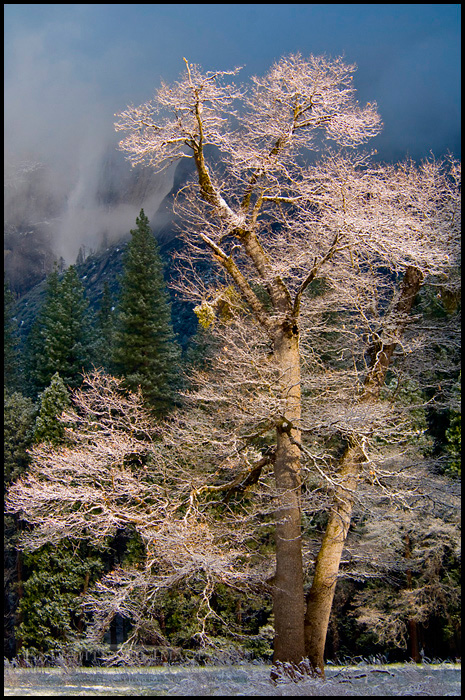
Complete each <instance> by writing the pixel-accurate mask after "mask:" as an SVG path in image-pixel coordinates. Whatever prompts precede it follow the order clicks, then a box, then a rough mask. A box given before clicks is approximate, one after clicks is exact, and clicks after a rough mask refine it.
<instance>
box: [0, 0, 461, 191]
mask: <svg viewBox="0 0 465 700" xmlns="http://www.w3.org/2000/svg"><path fill="white" fill-rule="evenodd" d="M4 8H5V139H6V151H7V153H8V154H9V155H10V156H11V155H13V156H15V157H21V158H24V157H36V158H38V159H41V160H43V161H45V162H48V163H49V164H51V165H52V167H53V168H54V169H55V171H56V172H57V173H59V177H58V180H59V182H60V186H61V187H62V188H63V189H64V190H66V189H67V188H72V187H75V186H76V177H77V176H76V172H77V170H79V169H80V170H81V173H82V172H85V171H86V169H87V168H89V169H90V170H89V172H91V171H92V168H93V169H94V170H95V169H96V168H97V167H98V166H97V163H98V160H99V157H100V155H101V153H102V152H103V149H104V147H105V146H106V145H107V144H108V143H111V141H112V139H113V140H115V142H116V138H117V136H116V135H115V134H114V130H113V122H114V113H115V112H118V111H120V110H121V109H124V108H125V107H126V105H127V104H129V103H134V104H139V103H141V102H144V101H146V100H147V99H149V98H150V97H151V96H152V95H153V91H154V89H155V88H157V87H158V86H159V84H160V80H161V79H164V80H165V81H170V80H173V79H175V78H176V77H177V76H178V75H179V74H180V73H181V71H182V70H183V68H184V64H183V61H182V58H183V56H186V58H188V60H189V61H190V62H193V63H198V64H200V65H201V66H202V67H203V68H204V69H205V70H212V69H229V68H233V67H235V66H237V65H243V66H244V70H243V71H242V73H241V76H242V79H244V80H246V78H247V76H248V75H251V74H260V73H263V72H265V71H266V69H267V68H268V67H269V66H270V65H271V64H272V63H273V62H274V61H275V60H277V59H279V58H280V57H281V56H282V55H284V54H288V53H294V52H297V51H300V52H301V53H302V54H303V55H306V56H308V55H309V54H313V55H320V54H323V53H325V54H327V55H328V56H332V57H335V56H340V55H344V56H345V58H346V60H347V62H349V63H356V64H357V65H358V71H357V73H356V74H355V77H354V85H355V87H356V88H357V90H358V99H359V101H360V103H363V104H364V103H366V102H368V101H370V102H373V101H376V102H377V103H378V108H379V112H380V114H381V117H382V120H383V122H384V130H383V133H382V134H381V135H380V136H378V137H377V138H376V143H375V140H373V141H372V142H371V144H370V145H372V146H373V148H377V150H378V153H379V154H380V156H381V157H382V158H383V159H386V160H398V159H402V158H404V157H405V156H407V155H408V156H411V157H413V158H415V159H417V160H418V159H421V158H424V157H427V156H428V155H429V154H430V152H431V151H432V152H433V153H434V155H435V156H441V155H443V154H445V153H446V152H447V151H451V152H453V153H454V154H455V155H457V156H459V155H460V87H459V85H460V68H459V66H460V55H459V54H460V47H459V42H460V5H444V4H441V5H439V4H438V5H422V4H415V5H379V4H373V5H366V4H365V5H352V4H346V5H328V4H326V5H309V4H300V5H289V4H270V5H266V4H257V5H212V4H205V5H204V4H189V5H173V4H163V5H152V4H146V5H125V4H112V5H59V4H56V5H40V4H34V5H21V4H15V5H8V4H7V5H5V6H4ZM120 136H121V135H120ZM87 182H92V178H91V177H90V178H88V179H87Z"/></svg>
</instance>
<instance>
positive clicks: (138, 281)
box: [113, 209, 180, 415]
mask: <svg viewBox="0 0 465 700" xmlns="http://www.w3.org/2000/svg"><path fill="white" fill-rule="evenodd" d="M136 223H137V228H136V229H133V230H131V236H132V238H131V240H130V241H129V243H128V247H127V251H126V257H125V262H124V272H123V278H122V281H121V295H120V303H119V310H118V318H117V327H116V332H115V350H114V353H113V362H114V366H115V369H116V371H117V372H118V373H119V374H120V375H121V376H124V378H125V384H126V386H127V388H129V389H131V390H136V389H137V387H139V386H140V387H141V390H142V394H143V396H144V398H145V400H146V402H147V403H148V404H149V405H150V406H151V407H152V409H153V410H154V412H155V413H157V414H159V415H161V414H163V413H165V412H166V411H167V410H168V409H169V408H170V406H172V405H173V403H174V400H175V389H176V384H177V374H178V363H179V358H180V351H179V346H178V343H177V341H176V339H175V335H174V331H173V327H172V322H171V306H170V302H169V299H168V294H167V292H166V289H165V282H164V278H163V265H162V261H161V257H160V253H159V249H158V245H157V242H156V241H155V238H154V236H153V234H152V232H151V230H150V226H149V220H148V218H147V217H146V215H145V213H144V210H143V209H141V211H140V215H139V217H138V218H137V219H136Z"/></svg>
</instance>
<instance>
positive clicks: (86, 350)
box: [29, 265, 91, 391]
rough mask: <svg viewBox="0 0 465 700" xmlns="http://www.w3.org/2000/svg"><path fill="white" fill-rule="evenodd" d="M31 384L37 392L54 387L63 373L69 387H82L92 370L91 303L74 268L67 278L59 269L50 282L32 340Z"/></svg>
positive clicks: (55, 271) (70, 268) (67, 271)
mask: <svg viewBox="0 0 465 700" xmlns="http://www.w3.org/2000/svg"><path fill="white" fill-rule="evenodd" d="M29 344H30V354H31V355H32V359H31V370H30V374H31V380H32V383H33V385H34V388H35V390H36V391H42V390H43V389H44V388H45V387H47V386H48V385H49V384H50V380H51V378H52V376H53V375H54V374H55V372H59V373H60V376H61V378H62V379H63V381H64V383H65V385H66V386H68V387H72V388H74V387H76V386H78V385H79V384H80V381H81V373H82V371H83V369H86V368H88V367H89V366H90V359H91V358H90V356H89V355H90V332H89V317H88V302H87V300H86V298H85V295H84V288H83V286H82V283H81V281H80V280H79V277H78V275H77V273H76V269H75V267H74V266H73V265H71V266H70V267H69V268H68V269H67V270H66V272H65V273H64V274H63V276H60V274H59V272H58V269H57V268H56V267H55V269H54V270H53V272H52V273H51V274H50V275H49V277H48V280H47V290H46V298H45V302H44V305H43V307H42V309H41V311H40V313H39V316H38V319H37V321H36V323H35V324H34V327H33V329H32V331H31V337H30V342H29Z"/></svg>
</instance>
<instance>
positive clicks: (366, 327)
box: [11, 55, 459, 673]
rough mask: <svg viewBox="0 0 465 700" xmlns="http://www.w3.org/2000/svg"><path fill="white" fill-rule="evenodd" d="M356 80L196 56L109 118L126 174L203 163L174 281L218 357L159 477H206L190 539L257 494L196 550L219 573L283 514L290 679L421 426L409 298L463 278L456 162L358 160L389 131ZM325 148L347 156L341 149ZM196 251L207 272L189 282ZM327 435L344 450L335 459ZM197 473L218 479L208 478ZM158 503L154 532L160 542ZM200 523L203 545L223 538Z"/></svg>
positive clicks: (285, 655)
mask: <svg viewBox="0 0 465 700" xmlns="http://www.w3.org/2000/svg"><path fill="white" fill-rule="evenodd" d="M354 71H355V66H352V65H347V64H345V63H344V61H343V60H342V59H335V60H330V59H327V58H314V57H310V58H309V59H304V58H302V57H301V56H300V55H295V56H290V57H288V58H283V59H281V60H280V61H279V62H278V63H276V64H275V65H274V66H273V67H272V68H271V69H270V71H269V72H268V73H267V75H266V76H265V77H264V78H255V77H254V78H252V79H251V81H250V86H249V87H248V88H244V87H240V86H237V85H236V84H235V82H234V78H235V76H236V74H237V73H238V70H234V71H226V72H225V71H221V72H209V73H202V72H201V70H200V69H199V68H198V67H197V66H193V65H192V64H189V63H188V62H187V61H185V73H184V75H183V76H182V77H181V78H180V80H179V81H178V82H177V83H175V84H173V85H170V86H168V85H162V87H161V88H160V89H159V90H158V91H157V93H156V95H155V97H154V99H153V100H152V101H150V102H148V103H146V104H144V105H142V106H140V107H129V108H128V109H126V110H125V111H123V112H121V114H119V115H118V122H117V129H120V130H123V131H126V132H128V134H127V136H126V138H125V139H124V140H123V141H122V142H121V144H120V146H121V148H122V149H123V150H124V151H126V152H127V153H128V156H129V158H130V159H131V160H132V161H133V163H134V164H141V163H143V164H146V165H148V166H150V167H153V168H156V169H162V168H164V167H166V166H167V165H169V164H170V163H172V162H173V161H176V160H179V159H181V158H190V159H192V161H193V163H194V165H195V178H194V179H193V181H192V182H191V183H189V184H187V185H186V187H185V188H183V191H182V192H181V193H180V195H179V197H178V203H177V206H178V208H179V210H180V212H181V213H182V216H183V228H184V233H185V239H186V244H187V260H186V265H185V273H186V274H185V277H184V278H182V279H181V281H180V286H181V287H182V289H183V290H184V292H185V293H186V294H189V295H190V297H191V298H194V299H197V301H198V306H197V314H198V316H199V320H200V322H201V323H202V325H204V326H205V327H207V326H210V328H211V329H212V333H213V336H214V338H215V344H216V345H215V344H214V350H212V354H211V356H210V358H209V361H208V363H209V366H207V368H206V369H205V368H204V369H202V371H199V372H197V374H196V376H195V378H194V385H193V388H192V392H191V394H190V396H188V397H186V400H187V401H188V402H189V404H190V405H191V410H190V412H189V416H188V417H187V418H186V417H185V418H182V417H181V418H177V419H173V420H176V421H178V423H176V430H175V431H171V430H168V429H167V431H166V434H165V436H164V439H163V441H162V443H160V445H162V446H163V449H161V447H159V451H158V452H156V454H157V455H158V456H157V463H159V465H160V469H163V464H165V465H167V464H171V465H173V464H177V465H178V468H179V470H180V472H179V473H180V474H182V469H183V468H184V467H183V465H185V464H186V463H189V462H192V461H193V460H194V461H195V462H196V463H197V464H198V465H201V467H202V468H201V469H200V468H199V475H198V481H196V479H194V481H192V474H190V476H189V479H186V480H185V483H186V484H187V483H189V484H190V485H189V488H187V487H182V488H181V491H183V489H184V499H187V500H186V502H187V503H188V504H189V505H188V506H187V511H186V517H187V519H188V520H189V522H190V523H194V522H197V525H196V526H195V527H196V528H197V529H199V528H201V525H202V522H203V519H205V518H207V512H208V508H207V506H206V505H204V502H205V500H206V497H207V496H208V497H212V498H214V497H215V495H218V497H219V498H221V499H222V500H224V499H226V502H227V494H228V493H236V492H238V491H240V490H241V489H242V490H243V489H245V488H250V487H253V488H255V489H256V492H257V500H258V502H259V506H258V508H257V509H256V510H255V513H254V514H250V517H249V515H248V514H247V512H246V511H244V517H243V519H242V520H241V519H238V518H237V517H232V514H231V517H230V518H229V517H228V518H227V517H225V519H224V520H223V522H222V523H221V525H222V528H221V531H220V530H217V537H215V536H214V537H213V540H212V542H217V544H215V547H217V548H216V549H215V551H213V550H212V551H210V549H209V548H208V547H206V548H205V552H209V553H211V557H212V561H213V560H214V561H215V562H216V563H215V565H214V566H215V567H219V568H218V569H215V571H216V574H215V575H219V574H218V572H220V573H221V575H224V576H225V577H226V574H227V571H228V569H229V567H231V566H232V567H233V571H237V577H238V578H240V576H243V575H245V569H246V568H247V567H245V569H244V565H245V564H244V563H246V562H247V561H248V560H247V557H246V556H245V554H244V550H243V549H241V547H239V548H238V542H241V543H242V544H243V543H245V542H246V541H247V538H248V537H253V533H254V528H256V527H257V525H256V522H257V518H258V520H259V519H260V518H265V519H266V518H269V517H270V508H272V510H273V520H274V522H275V558H276V560H275V570H274V574H273V577H272V579H271V589H272V595H273V612H274V624H275V639H274V661H275V662H281V663H290V664H291V665H294V666H297V665H299V664H301V662H302V661H303V659H305V658H306V657H308V658H309V660H310V664H311V667H312V668H313V669H314V670H319V672H320V673H323V651H324V641H325V636H326V630H327V624H328V619H329V613H330V610H331V605H332V600H333V595H334V588H335V585H336V580H337V575H338V570H339V564H340V559H341V555H342V550H343V547H344V543H345V540H346V536H347V532H348V529H349V525H350V519H351V513H352V508H353V504H354V500H355V498H356V497H357V491H358V490H359V487H360V485H361V484H363V483H364V480H366V479H372V480H373V479H375V478H378V477H377V476H376V474H377V470H378V471H379V472H380V476H381V477H382V479H381V480H380V486H379V487H380V488H384V487H385V486H384V484H385V482H389V469H388V466H386V464H387V463H386V456H385V455H384V456H383V455H381V454H380V453H381V450H380V444H386V443H387V444H388V445H390V446H392V450H393V449H394V447H395V446H396V445H398V446H400V447H402V444H403V442H404V441H405V439H406V436H409V435H410V434H411V432H412V431H411V423H410V421H409V419H408V416H407V415H406V411H405V410H397V408H396V407H395V404H394V403H393V401H392V400H391V399H390V397H389V395H387V396H385V395H384V394H383V392H384V393H385V392H386V390H385V380H386V376H387V373H388V370H389V371H390V372H391V371H393V370H394V369H395V370H396V372H398V374H397V378H398V380H399V381H400V378H401V370H400V369H399V367H400V366H401V365H402V368H404V367H406V368H409V370H410V369H411V370H412V371H414V370H415V359H416V361H417V365H418V360H420V362H421V353H422V351H423V350H424V348H425V347H426V345H427V343H428V339H429V336H428V332H429V331H428V332H426V331H425V333H424V334H423V335H422V334H419V333H416V334H414V333H413V332H412V331H411V328H410V326H409V320H410V316H411V311H412V307H413V304H414V300H415V297H416V295H417V292H418V291H419V289H420V287H421V285H422V284H424V282H425V281H426V280H427V279H429V278H430V277H431V278H433V277H438V276H441V275H442V276H445V275H447V273H448V270H449V269H450V268H451V267H452V266H453V265H454V264H456V259H457V245H458V227H459V222H458V216H459V206H458V192H459V189H458V168H457V165H456V164H455V163H450V164H443V163H437V162H434V161H431V162H428V163H425V164H423V165H422V166H420V167H416V166H415V165H413V164H411V163H406V164H402V165H400V166H380V165H372V164H371V163H370V158H369V157H368V156H366V155H363V154H359V153H358V151H357V150H355V147H357V146H360V145H361V144H363V143H364V142H366V141H367V140H368V139H369V138H371V137H373V136H375V135H376V134H377V133H379V131H380V129H381V122H380V119H379V116H378V114H377V111H376V105H373V104H368V105H367V106H366V107H364V108H361V107H360V106H359V105H358V104H357V102H356V100H355V91H354V88H353V83H352V78H353V73H354ZM327 140H329V141H332V142H333V143H334V144H336V146H337V148H339V149H340V148H341V147H344V148H347V149H349V150H348V151H347V152H346V153H343V152H341V151H340V150H338V151H337V152H335V153H332V152H330V151H328V150H327V147H326V141H327ZM320 147H321V148H324V151H325V153H324V156H323V158H322V160H321V161H320V162H318V163H316V164H313V165H311V166H310V165H308V163H307V162H306V160H305V159H306V157H307V156H308V154H309V150H312V149H313V150H316V149H317V148H320ZM199 256H202V257H204V258H205V257H207V258H208V259H209V260H210V262H211V263H212V264H213V267H214V274H209V275H208V276H202V275H200V276H199V275H198V274H197V273H196V271H195V270H196V264H195V263H196V260H197V258H198V257H199ZM200 269H204V268H200ZM206 277H207V278H206ZM410 351H412V352H410ZM412 358H413V361H412ZM208 363H207V364H208ZM303 370H304V371H303ZM402 371H403V369H402ZM170 436H171V437H170ZM335 438H336V439H337V441H338V449H339V452H338V450H337V449H336V450H334V449H333V450H332V451H331V447H330V446H331V444H332V443H331V441H333V443H334V439H335ZM170 440H172V444H169V442H170ZM322 444H323V445H324V447H323V448H322V447H321V445H322ZM154 454H155V453H154ZM391 456H392V454H391ZM37 459H38V461H39V462H40V461H41V460H42V458H41V457H40V456H39V455H38V456H37ZM165 468H166V467H165ZM228 469H229V470H230V471H229V474H231V475H233V476H232V477H228V476H225V474H226V475H227V474H228V471H227V470H228ZM270 469H272V473H273V484H272V486H270V480H269V470H270ZM205 470H207V473H208V471H209V473H210V474H213V475H216V481H215V479H211V478H210V479H207V481H205ZM231 470H232V471H231ZM383 470H384V471H383ZM172 471H173V470H172V469H170V472H172ZM373 475H374V476H373ZM39 480H40V478H39ZM304 480H305V482H306V488H305V491H304V492H303V491H302V485H303V481H304ZM309 480H310V481H309ZM308 483H317V484H321V485H320V486H317V487H316V488H313V487H312V488H310V487H308ZM178 486H179V483H178ZM362 492H363V490H362ZM408 492H409V489H407V491H406V493H407V494H408ZM21 493H26V489H25V487H24V486H23V487H21V486H19V487H18V488H17V489H16V490H15V489H13V491H12V496H11V499H12V500H11V504H12V505H11V507H12V508H13V509H18V510H21V509H22V511H23V512H26V509H27V506H28V503H27V501H28V498H29V499H30V500H29V506H30V510H29V516H28V518H29V519H30V518H31V517H33V516H32V512H33V511H34V508H37V505H36V506H33V505H32V502H33V497H32V495H31V494H32V490H29V492H28V493H29V496H28V497H26V496H25V501H24V503H22V502H21ZM138 497H140V498H142V496H138ZM181 500H182V499H181ZM207 500H208V499H207ZM322 500H323V503H324V504H325V505H326V507H327V509H328V511H329V520H328V526H327V531H326V535H325V537H324V538H323V542H322V545H321V549H320V552H319V554H318V557H317V559H316V564H315V569H314V576H313V583H312V586H311V589H310V591H309V594H308V596H307V601H306V600H305V596H304V573H305V569H306V567H307V564H308V563H309V560H308V558H305V557H307V553H306V550H305V548H304V547H303V542H302V515H303V511H305V512H311V511H312V509H316V508H320V507H321V504H322ZM404 500H405V502H407V501H408V495H407V496H405V498H404ZM164 503H165V502H164V501H163V499H161V500H160V504H159V505H160V509H161V510H160V516H159V519H158V516H157V518H155V523H158V524H155V525H153V526H152V525H150V526H149V525H147V528H148V529H150V528H152V529H153V528H155V529H156V528H157V527H159V528H161V531H166V532H167V533H168V532H169V528H170V525H169V523H170V522H171V521H170V518H169V517H168V513H166V512H164V511H166V508H168V507H171V506H168V504H169V499H168V500H167V501H166V505H164ZM179 505H180V502H178V504H177V506H176V507H178V508H179ZM102 507H103V506H102ZM112 512H113V511H112ZM73 517H78V516H73ZM112 517H113V516H112ZM114 517H116V515H115V516H114ZM175 519H176V518H175ZM254 519H255V520H254ZM35 522H36V523H38V524H39V519H38V518H36V520H35ZM208 522H209V525H208V529H207V531H208V532H210V533H211V532H212V531H215V528H217V527H218V525H215V524H214V522H213V521H210V520H209V521H208ZM227 526H230V528H231V535H230V537H231V539H230V540H228V545H227V546H229V547H230V551H231V554H229V555H228V554H225V552H226V550H227V546H226V544H225V543H226V540H227V536H226V535H225V534H224V532H225V529H227ZM83 527H84V526H83ZM144 527H145V525H144ZM190 527H194V525H192V524H191V525H190ZM40 529H41V530H42V532H43V528H42V527H41V528H40ZM52 529H53V528H52ZM241 529H242V532H241ZM180 533H181V530H179V531H177V530H175V529H172V530H171V535H170V537H168V535H167V537H168V539H167V540H166V541H167V542H168V545H167V548H166V552H168V551H171V549H172V551H176V547H177V546H178V545H177V544H176V543H177V541H178V538H180V541H184V540H183V537H182V533H181V534H180ZM220 533H221V534H220ZM225 537H226V540H225V539H224V538H225ZM160 541H161V540H160ZM221 542H222V545H223V546H222V547H221V546H220V543H221ZM164 551H165V550H164ZM237 551H241V555H240V556H239V555H237V557H236V559H235V562H234V563H233V562H232V561H231V557H232V558H233V559H234V557H235V556H236V555H235V552H237ZM196 556H197V555H196ZM224 557H226V560H225V559H224ZM226 561H227V562H228V563H227V564H226ZM221 562H225V563H224V567H223V564H222V563H221ZM239 563H240V565H241V566H242V567H243V568H242V569H240V567H239V568H238V564H239ZM209 566H210V569H208V567H206V568H204V571H206V570H210V571H212V569H211V566H213V565H209ZM222 567H223V568H222ZM265 568H266V567H265ZM229 570H230V569H229ZM241 572H242V573H241ZM262 573H263V572H262Z"/></svg>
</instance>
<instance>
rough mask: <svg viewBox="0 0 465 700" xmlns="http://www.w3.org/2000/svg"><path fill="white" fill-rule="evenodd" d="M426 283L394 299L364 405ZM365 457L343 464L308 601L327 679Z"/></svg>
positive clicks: (415, 279)
mask: <svg viewBox="0 0 465 700" xmlns="http://www.w3.org/2000/svg"><path fill="white" fill-rule="evenodd" d="M422 280H423V274H422V272H421V271H420V270H419V269H417V268H415V267H408V268H407V270H406V271H405V275H404V278H403V280H402V284H401V285H400V288H399V290H398V292H397V294H395V295H394V298H393V300H392V302H391V305H390V308H389V310H388V312H387V314H386V318H385V324H384V326H385V336H384V337H383V338H380V339H379V340H377V341H376V342H375V343H374V344H373V345H372V347H370V348H369V349H368V356H369V369H368V372H367V376H366V378H365V382H364V388H363V392H362V395H361V396H360V399H359V400H360V402H363V403H375V402H376V401H377V400H378V398H379V393H380V391H381V388H382V387H383V385H384V382H385V379H386V373H387V370H388V368H389V365H390V363H391V360H392V355H393V353H394V350H395V347H396V345H397V343H398V342H399V340H400V339H401V337H402V334H403V332H404V330H405V326H406V324H407V321H408V316H409V313H410V311H411V309H412V306H413V302H414V301H415V297H416V295H417V293H418V291H419V289H420V287H421V283H422ZM364 460H365V456H364V453H363V451H362V449H361V448H360V447H358V446H357V445H356V443H355V441H354V444H353V445H349V446H348V447H347V449H346V451H345V453H344V455H343V458H342V460H341V465H340V469H339V473H338V481H339V486H338V487H337V488H336V489H335V493H334V500H333V506H332V508H331V512H330V514H329V519H328V524H327V526H326V532H325V535H324V537H323V541H322V544H321V548H320V551H319V553H318V557H317V560H316V564H315V574H314V577H313V582H312V586H311V589H310V591H309V593H308V595H307V610H306V613H305V654H306V656H307V657H308V659H309V662H310V665H311V667H312V669H313V671H314V672H315V673H316V674H318V675H320V676H323V677H324V649H325V642H326V634H327V631H328V623H329V616H330V613H331V608H332V604H333V599H334V592H335V590H336V582H337V576H338V571H339V565H340V562H341V556H342V551H343V548H344V543H345V540H346V537H347V533H348V531H349V527H350V520H351V517H352V507H353V502H354V495H355V491H356V487H357V480H358V475H359V472H360V465H361V464H362V463H363V462H364Z"/></svg>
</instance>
